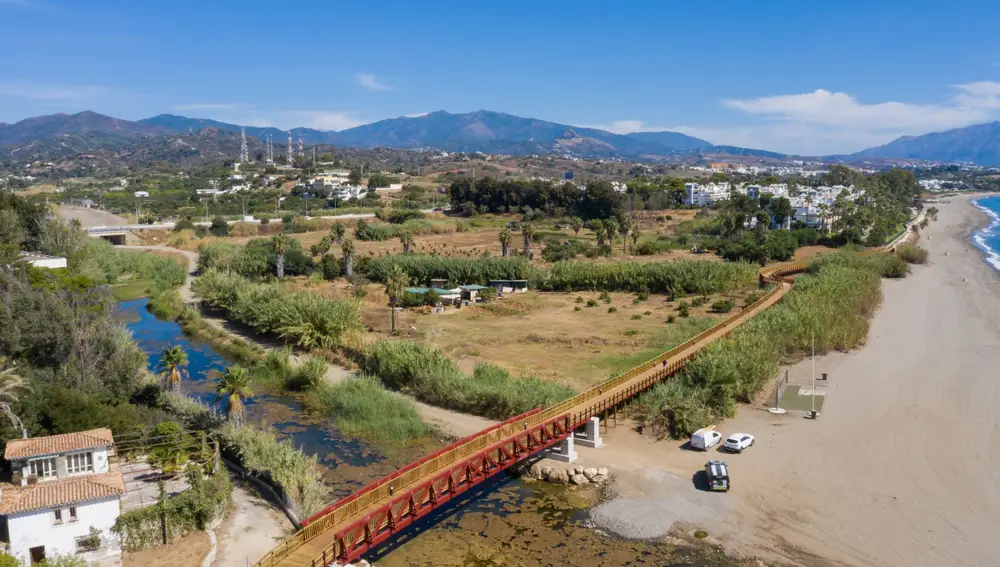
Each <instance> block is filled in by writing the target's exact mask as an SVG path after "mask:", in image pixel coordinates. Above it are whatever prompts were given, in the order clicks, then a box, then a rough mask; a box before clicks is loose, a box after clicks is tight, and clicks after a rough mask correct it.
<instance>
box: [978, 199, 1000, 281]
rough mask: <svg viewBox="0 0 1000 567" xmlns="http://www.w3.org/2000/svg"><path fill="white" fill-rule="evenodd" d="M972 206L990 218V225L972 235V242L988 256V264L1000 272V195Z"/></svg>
mask: <svg viewBox="0 0 1000 567" xmlns="http://www.w3.org/2000/svg"><path fill="white" fill-rule="evenodd" d="M972 204H973V205H975V206H976V207H978V208H979V209H980V210H982V211H983V212H984V213H986V214H987V215H988V216H989V217H990V223H989V225H987V226H985V227H983V228H981V229H979V230H977V231H976V232H974V233H973V234H972V242H973V243H974V244H975V245H976V248H979V249H980V250H982V251H983V253H984V254H986V263H987V264H989V265H991V266H993V269H995V270H998V271H1000V195H998V196H995V197H984V198H982V199H976V200H974V201H972Z"/></svg>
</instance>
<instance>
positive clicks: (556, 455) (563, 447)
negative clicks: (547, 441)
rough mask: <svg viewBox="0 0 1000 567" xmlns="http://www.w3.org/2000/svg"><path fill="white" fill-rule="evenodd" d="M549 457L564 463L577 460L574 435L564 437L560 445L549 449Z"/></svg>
mask: <svg viewBox="0 0 1000 567" xmlns="http://www.w3.org/2000/svg"><path fill="white" fill-rule="evenodd" d="M548 457H549V458H550V459H555V460H557V461H562V462H564V463H573V462H576V449H574V448H573V436H572V435H570V436H569V437H567V438H565V439H563V440H562V441H560V442H559V444H558V445H556V446H555V447H553V448H551V449H549V454H548Z"/></svg>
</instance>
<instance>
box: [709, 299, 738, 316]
mask: <svg viewBox="0 0 1000 567" xmlns="http://www.w3.org/2000/svg"><path fill="white" fill-rule="evenodd" d="M733 307H736V304H735V303H733V300H731V299H720V300H718V301H716V302H715V303H713V304H712V312H714V313H729V312H730V311H732V310H733Z"/></svg>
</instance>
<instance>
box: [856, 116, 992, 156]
mask: <svg viewBox="0 0 1000 567" xmlns="http://www.w3.org/2000/svg"><path fill="white" fill-rule="evenodd" d="M845 157H847V158H849V159H854V160H858V159H865V158H896V159H919V160H928V161H943V162H971V163H975V164H978V165H1000V122H990V123H988V124H976V125H974V126H967V127H965V128H955V129H953V130H947V131H944V132H932V133H930V134H924V135H922V136H903V137H900V138H896V139H895V140H893V141H891V142H889V143H888V144H886V145H884V146H878V147H875V148H869V149H867V150H863V151H860V152H858V153H855V154H851V155H849V156H845Z"/></svg>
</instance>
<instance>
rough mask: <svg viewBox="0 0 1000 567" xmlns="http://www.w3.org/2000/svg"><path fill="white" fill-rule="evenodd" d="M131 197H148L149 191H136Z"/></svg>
mask: <svg viewBox="0 0 1000 567" xmlns="http://www.w3.org/2000/svg"><path fill="white" fill-rule="evenodd" d="M132 195H134V196H136V197H149V191H136V192H135V193H132Z"/></svg>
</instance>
